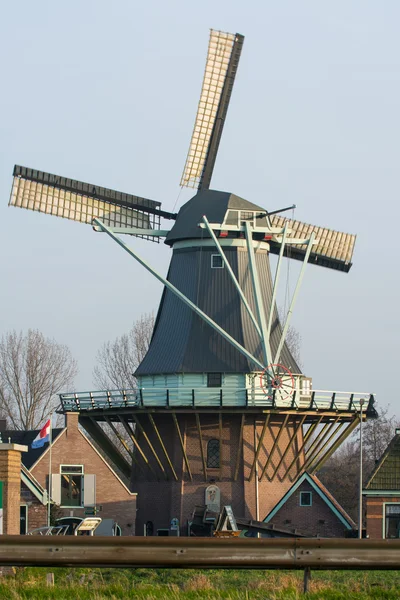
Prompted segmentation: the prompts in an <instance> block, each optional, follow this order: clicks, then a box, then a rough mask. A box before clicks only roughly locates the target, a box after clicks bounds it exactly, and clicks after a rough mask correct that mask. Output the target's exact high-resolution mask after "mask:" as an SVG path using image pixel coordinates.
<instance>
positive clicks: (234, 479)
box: [233, 413, 246, 481]
mask: <svg viewBox="0 0 400 600" xmlns="http://www.w3.org/2000/svg"><path fill="white" fill-rule="evenodd" d="M245 420H246V416H245V414H244V413H243V414H242V420H241V422H240V433H239V447H238V452H237V458H236V467H235V475H234V477H233V481H237V478H238V475H239V467H240V457H241V456H242V453H243V429H244V422H245Z"/></svg>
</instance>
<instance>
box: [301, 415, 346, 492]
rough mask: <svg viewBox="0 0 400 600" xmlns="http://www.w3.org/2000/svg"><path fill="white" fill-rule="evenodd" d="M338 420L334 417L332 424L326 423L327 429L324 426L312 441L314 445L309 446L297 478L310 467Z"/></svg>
mask: <svg viewBox="0 0 400 600" xmlns="http://www.w3.org/2000/svg"><path fill="white" fill-rule="evenodd" d="M339 419H340V417H336V419H335V420H334V421H332V423H327V424H326V425H327V426H328V427H326V425H325V427H324V428H323V430H322V431H321V433H320V435H319V436H318V437H317V438H316V439H315V440H314V443H313V444H312V445H311V446H310V448H309V449H308V450H307V452H306V456H305V461H304V464H303V466H302V467H301V469H300V471H299V472H298V474H297V477H298V476H299V475H301V474H302V473H304V471H306V470H307V469H308V467H309V466H310V465H311V463H312V461H313V459H314V458H315V456H316V454H318V452H319V451H320V449H321V448H322V446H323V444H324V442H325V440H326V438H327V437H328V436H330V435H331V434H332V430H333V429H335V427H336V424H337V422H338V421H339ZM324 431H325V433H323V434H322V432H324ZM311 448H313V450H311ZM292 481H293V480H292Z"/></svg>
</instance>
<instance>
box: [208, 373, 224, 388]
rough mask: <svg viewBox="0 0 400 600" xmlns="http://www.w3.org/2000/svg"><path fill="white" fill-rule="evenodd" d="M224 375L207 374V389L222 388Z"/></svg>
mask: <svg viewBox="0 0 400 600" xmlns="http://www.w3.org/2000/svg"><path fill="white" fill-rule="evenodd" d="M221 385H222V373H207V387H218V388H219V387H221Z"/></svg>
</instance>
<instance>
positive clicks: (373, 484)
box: [365, 434, 400, 491]
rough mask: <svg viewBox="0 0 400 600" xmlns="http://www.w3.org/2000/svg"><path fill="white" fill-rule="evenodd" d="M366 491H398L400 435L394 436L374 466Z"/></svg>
mask: <svg viewBox="0 0 400 600" xmlns="http://www.w3.org/2000/svg"><path fill="white" fill-rule="evenodd" d="M365 489H367V490H388V491H395V490H400V435H399V434H396V435H395V436H394V438H393V439H392V441H391V442H390V444H389V445H388V447H387V448H386V450H385V452H384V453H383V455H382V456H381V458H380V459H379V461H378V463H377V464H376V465H375V469H374V470H373V472H372V474H371V476H370V478H369V481H368V483H367V485H366V486H365Z"/></svg>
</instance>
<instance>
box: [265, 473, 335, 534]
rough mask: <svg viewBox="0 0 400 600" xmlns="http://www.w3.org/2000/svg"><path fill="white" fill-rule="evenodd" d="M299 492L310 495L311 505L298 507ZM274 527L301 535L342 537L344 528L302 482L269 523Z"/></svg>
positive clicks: (310, 487)
mask: <svg viewBox="0 0 400 600" xmlns="http://www.w3.org/2000/svg"><path fill="white" fill-rule="evenodd" d="M300 492H311V493H312V505H311V506H300ZM269 523H273V524H274V525H276V526H281V527H286V528H295V529H297V530H298V531H299V532H300V533H301V534H303V535H307V536H319V537H344V536H345V531H346V527H345V525H344V524H343V523H342V521H341V520H340V519H339V518H338V517H337V516H336V515H335V513H334V512H333V511H332V510H331V509H330V508H329V506H327V504H326V502H325V501H324V500H323V499H322V498H321V497H320V496H319V494H318V493H317V492H316V491H315V490H314V488H313V487H312V486H311V485H310V484H309V483H308V481H304V482H303V483H302V484H301V485H300V486H299V487H298V488H297V490H296V491H295V492H293V494H292V495H291V496H290V498H289V499H288V500H287V501H286V502H285V504H284V505H283V506H282V508H281V509H280V510H278V512H277V513H276V514H275V515H274V516H273V518H272V519H271V520H270V521H269Z"/></svg>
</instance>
